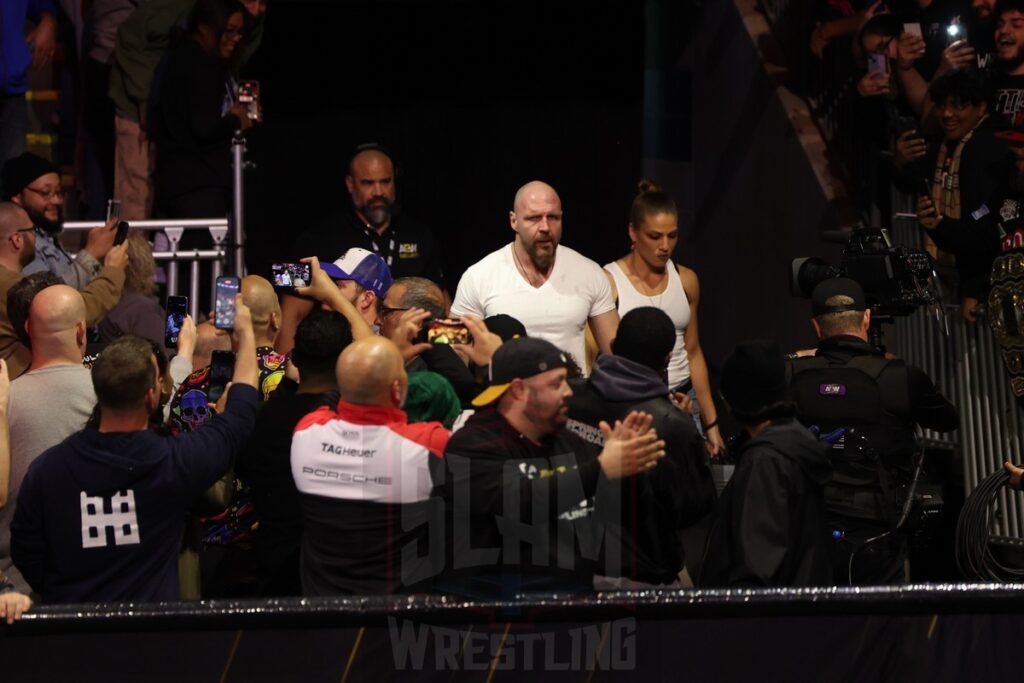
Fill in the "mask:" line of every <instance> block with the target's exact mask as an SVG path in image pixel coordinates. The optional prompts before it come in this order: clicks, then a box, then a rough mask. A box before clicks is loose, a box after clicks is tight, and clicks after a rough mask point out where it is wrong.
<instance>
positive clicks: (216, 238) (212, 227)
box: [64, 218, 245, 319]
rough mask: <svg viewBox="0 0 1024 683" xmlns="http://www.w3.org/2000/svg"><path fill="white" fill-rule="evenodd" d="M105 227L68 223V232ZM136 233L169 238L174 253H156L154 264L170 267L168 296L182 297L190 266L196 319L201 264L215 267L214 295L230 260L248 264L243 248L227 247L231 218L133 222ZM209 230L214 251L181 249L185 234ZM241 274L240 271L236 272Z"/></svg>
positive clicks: (191, 302) (212, 276)
mask: <svg viewBox="0 0 1024 683" xmlns="http://www.w3.org/2000/svg"><path fill="white" fill-rule="evenodd" d="M102 225H103V222H102V221H68V222H67V223H64V230H66V231H69V232H84V231H87V230H92V229H93V228H97V227H100V226H102ZM129 225H130V226H131V228H132V229H133V230H144V231H147V232H162V233H163V234H164V235H165V236H166V238H167V242H168V245H169V246H170V250H169V251H166V250H161V251H154V252H153V260H154V261H156V262H157V263H163V264H166V266H167V294H168V295H176V294H179V293H180V291H179V290H180V285H181V278H180V274H179V265H180V264H181V263H182V262H187V263H188V264H189V282H188V293H189V313H190V314H191V315H192V318H193V319H196V318H198V317H199V313H200V307H199V279H200V277H201V275H200V272H199V271H200V267H199V264H200V263H201V262H203V261H209V262H210V263H211V264H212V268H211V273H210V282H211V288H210V289H211V291H213V286H214V284H215V283H216V281H217V278H218V277H220V276H221V274H222V273H223V272H224V266H225V265H226V264H228V260H229V258H230V257H231V256H232V254H234V256H235V259H234V261H235V267H236V268H238V267H240V266H239V264H241V263H244V262H245V260H244V259H245V257H244V254H243V253H242V249H243V247H242V245H241V244H238V243H234V244H230V243H229V244H226V245H225V239H226V237H227V235H228V230H229V229H230V228H231V227H232V225H231V222H230V221H229V220H228V219H227V218H169V219H151V220H141V221H129ZM186 230H187V231H192V232H194V231H197V230H206V231H208V232H209V233H210V239H211V240H212V242H213V245H212V246H213V248H212V249H211V248H204V249H178V244H179V242H180V241H181V237H182V235H183V234H184V232H185V231H186ZM236 272H239V274H242V273H240V271H236Z"/></svg>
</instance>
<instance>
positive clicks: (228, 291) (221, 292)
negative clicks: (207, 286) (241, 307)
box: [213, 275, 239, 330]
mask: <svg viewBox="0 0 1024 683" xmlns="http://www.w3.org/2000/svg"><path fill="white" fill-rule="evenodd" d="M238 287H239V284H238V278H237V277H234V276H232V275H226V276H223V277H219V278H217V292H216V295H215V297H214V299H215V300H214V302H213V326H214V327H216V328H217V329H218V330H232V329H234V327H235V295H237V294H238Z"/></svg>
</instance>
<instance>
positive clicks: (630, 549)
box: [566, 307, 715, 590]
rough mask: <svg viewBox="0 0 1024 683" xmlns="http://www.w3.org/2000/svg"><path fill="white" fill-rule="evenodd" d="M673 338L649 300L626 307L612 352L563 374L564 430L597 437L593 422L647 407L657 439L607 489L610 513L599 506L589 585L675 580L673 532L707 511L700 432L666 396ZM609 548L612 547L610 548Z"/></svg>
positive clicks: (711, 492) (709, 500)
mask: <svg viewBox="0 0 1024 683" xmlns="http://www.w3.org/2000/svg"><path fill="white" fill-rule="evenodd" d="M675 342H676V330H675V325H674V323H673V322H672V319H671V318H669V317H668V315H667V314H666V313H664V312H663V311H661V310H659V309H657V308H652V307H641V308H634V309H633V310H631V311H629V312H628V313H626V315H624V316H623V317H622V321H621V322H620V323H619V329H618V332H617V334H616V337H615V339H614V340H613V341H612V354H611V355H606V356H601V357H599V358H598V359H597V361H596V362H595V363H594V369H593V372H592V374H591V375H590V378H589V379H588V380H577V381H575V382H570V386H572V389H573V396H572V397H571V398H570V399H569V421H568V423H567V424H566V426H567V427H568V429H569V430H570V431H573V432H576V433H577V434H579V435H580V436H581V437H583V438H584V439H585V440H586V441H589V442H591V443H595V444H598V445H603V443H604V437H603V436H602V434H601V430H600V429H599V428H598V425H599V424H600V423H601V422H602V421H605V422H608V423H614V422H615V421H616V420H621V419H623V418H625V417H626V415H628V414H629V413H630V412H631V411H633V410H640V411H643V412H645V413H648V414H650V415H651V416H652V417H653V419H654V422H653V424H652V427H653V429H654V430H655V431H656V432H657V433H658V437H659V438H661V439H663V440H664V441H665V456H666V457H665V459H664V460H663V461H662V462H661V463H660V464H659V466H658V467H656V468H654V469H653V470H652V471H650V472H642V473H640V474H638V475H637V476H636V477H635V478H634V479H630V480H626V481H623V482H622V483H621V485H620V486H619V487H618V488H617V489H613V490H611V492H610V493H611V495H613V496H614V497H615V498H614V500H611V501H606V502H607V503H609V506H608V507H610V508H611V509H613V510H616V511H620V512H621V516H620V518H618V519H612V518H610V517H609V516H606V515H603V514H601V513H600V509H601V508H602V507H603V503H602V499H601V497H600V496H598V499H597V503H596V504H597V507H598V509H599V515H600V516H601V518H602V520H603V521H604V522H605V524H606V525H607V526H606V528H605V538H606V546H605V548H604V553H603V554H602V563H601V567H600V568H599V569H598V573H599V575H598V576H597V577H595V583H594V585H595V587H596V588H598V589H599V590H601V589H608V588H641V587H649V586H656V585H678V577H679V573H680V572H681V571H682V570H683V560H684V559H685V558H684V557H683V547H682V544H681V543H680V541H679V532H680V531H682V530H683V529H684V528H686V527H688V526H690V525H691V524H693V523H694V522H697V521H698V520H700V519H701V518H702V517H703V516H704V515H706V514H707V513H708V512H710V511H711V508H712V506H713V504H714V500H715V486H714V483H713V482H712V480H711V470H710V469H709V467H708V452H707V449H706V448H705V445H704V439H703V437H701V435H700V432H698V431H697V427H696V426H695V425H694V423H693V420H692V419H690V418H689V416H688V415H687V414H684V413H683V411H682V410H680V409H679V408H678V407H677V406H676V405H675V404H673V402H672V401H671V400H670V399H669V397H668V395H669V388H668V384H666V383H665V379H664V378H665V377H666V371H667V369H668V363H669V360H670V358H671V357H672V353H673V347H674V345H675ZM616 551H617V552H616Z"/></svg>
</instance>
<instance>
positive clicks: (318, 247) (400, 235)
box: [292, 208, 447, 289]
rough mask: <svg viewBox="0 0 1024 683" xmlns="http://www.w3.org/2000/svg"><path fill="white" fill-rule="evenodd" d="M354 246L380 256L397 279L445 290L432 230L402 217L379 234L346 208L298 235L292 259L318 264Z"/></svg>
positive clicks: (399, 215)
mask: <svg viewBox="0 0 1024 683" xmlns="http://www.w3.org/2000/svg"><path fill="white" fill-rule="evenodd" d="M354 247H360V248H362V249H366V250H367V251H372V252H374V253H376V254H380V256H381V258H383V259H384V260H385V261H386V262H387V264H388V267H389V268H390V269H391V276H392V277H393V278H394V279H396V280H397V279H398V278H400V277H411V276H415V277H425V278H427V279H428V280H431V281H433V282H436V283H437V284H439V285H440V286H441V287H443V288H445V289H447V283H446V282H445V278H444V268H443V266H442V264H441V259H440V255H439V254H438V249H437V242H436V240H435V239H434V233H433V231H431V230H430V228H428V227H427V226H425V225H423V224H422V223H419V222H417V221H415V220H414V219H412V218H409V217H408V216H406V215H404V214H395V215H393V216H392V217H391V225H390V226H389V227H388V229H387V230H386V231H385V232H384V234H383V235H378V234H377V233H376V232H374V231H372V230H370V229H368V228H367V226H366V224H365V223H363V221H362V220H361V219H360V218H359V216H358V215H356V212H355V211H354V210H353V209H351V208H346V209H344V210H343V211H341V212H339V213H336V214H334V215H332V216H331V217H330V218H328V219H327V220H325V221H323V222H321V223H319V224H317V225H315V226H313V227H311V228H309V229H308V230H306V231H305V232H303V233H302V234H301V235H299V237H298V239H296V240H295V244H294V246H293V247H292V254H293V256H294V258H295V260H298V259H300V258H305V257H307V256H316V257H317V258H318V259H320V261H321V262H332V261H335V260H336V259H338V258H339V257H340V256H341V255H342V254H344V253H345V252H346V251H348V250H349V249H351V248H354Z"/></svg>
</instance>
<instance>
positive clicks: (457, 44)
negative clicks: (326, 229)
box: [247, 0, 644, 291]
mask: <svg viewBox="0 0 1024 683" xmlns="http://www.w3.org/2000/svg"><path fill="white" fill-rule="evenodd" d="M643 11H644V4H643V2H631V1H629V0H619V1H616V2H593V3H588V4H582V3H578V2H550V1H548V2H543V1H538V0H526V1H523V2H519V1H516V2H397V1H396V2H282V1H280V0H275V1H274V2H272V3H271V6H270V12H269V15H268V22H267V30H266V37H265V40H264V43H263V46H262V48H261V50H260V52H259V53H257V57H256V58H255V60H254V62H253V63H252V64H251V68H250V69H248V70H247V71H248V72H249V73H251V75H252V76H255V77H257V78H259V79H260V80H261V85H262V91H263V96H264V99H265V117H266V123H265V125H264V126H263V127H262V130H260V131H257V132H256V134H255V135H254V136H253V140H252V144H251V145H250V148H251V154H250V157H251V158H252V159H253V160H255V161H256V162H257V163H258V165H259V168H258V169H257V170H255V171H253V172H251V173H250V174H249V176H248V185H247V188H248V192H249V211H248V215H247V226H248V232H249V260H250V264H249V265H250V270H251V272H263V271H265V270H266V269H267V266H268V264H269V263H270V262H271V260H273V259H275V258H280V254H281V247H282V246H284V245H286V244H289V243H290V242H291V241H292V240H293V239H294V237H295V236H296V235H297V234H298V232H300V231H301V230H302V229H304V228H305V227H306V226H307V225H309V224H310V223H311V222H313V221H316V220H318V219H320V218H323V217H324V216H325V215H327V214H328V213H329V212H330V211H331V210H332V209H334V208H336V207H339V206H344V205H345V203H346V202H347V201H348V198H347V195H346V192H345V187H344V174H345V159H346V157H347V155H348V153H349V150H350V149H351V148H352V147H353V146H354V145H356V144H358V143H361V142H366V141H377V142H380V143H383V144H385V145H387V146H388V147H390V148H391V149H392V150H393V151H394V152H395V154H396V156H397V158H398V160H399V162H400V165H401V168H400V176H399V199H400V201H401V203H402V205H403V207H404V209H405V210H406V211H407V212H408V213H410V214H411V215H414V216H416V217H417V218H419V219H420V220H422V221H424V222H426V223H427V224H429V225H430V226H432V227H433V228H434V230H435V231H436V232H437V233H438V235H439V236H440V237H441V239H442V240H443V241H444V244H445V247H446V250H447V257H448V262H449V263H448V266H449V271H450V273H451V279H452V282H451V284H450V286H451V287H452V289H453V291H454V286H455V284H456V283H457V280H458V275H459V274H461V272H462V270H464V269H465V268H466V267H467V266H468V265H470V264H472V263H473V262H475V261H476V260H478V259H479V258H480V257H482V256H483V255H484V254H486V253H488V252H489V251H491V250H493V249H495V248H497V247H498V246H499V245H501V244H502V243H504V242H507V241H508V240H509V239H510V238H511V231H510V229H509V227H508V219H507V213H508V210H509V209H510V208H511V202H512V196H513V194H514V193H515V190H516V189H517V188H518V187H519V186H520V185H522V184H523V183H525V182H526V181H529V180H531V179H534V178H540V179H543V180H546V181H548V182H550V183H551V184H552V185H554V186H555V188H556V189H557V190H558V191H559V193H560V195H561V197H562V201H563V205H564V209H565V213H566V219H565V237H564V243H565V244H568V245H569V246H572V247H574V248H576V249H579V250H580V251H582V252H584V253H586V254H587V255H589V256H590V257H592V258H594V259H595V260H597V261H599V262H602V263H603V262H606V261H608V260H610V259H612V258H615V257H617V256H618V255H620V254H621V253H622V252H623V251H624V250H625V248H626V246H627V240H626V232H625V226H626V216H627V215H628V209H629V203H630V200H631V197H632V194H633V187H634V186H635V182H636V180H637V178H638V177H639V173H640V140H641V116H642V95H643V78H642V68H643V54H644V46H643ZM247 75H249V74H247Z"/></svg>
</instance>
